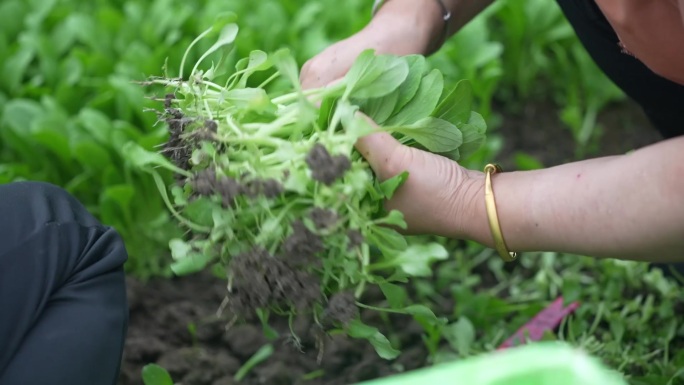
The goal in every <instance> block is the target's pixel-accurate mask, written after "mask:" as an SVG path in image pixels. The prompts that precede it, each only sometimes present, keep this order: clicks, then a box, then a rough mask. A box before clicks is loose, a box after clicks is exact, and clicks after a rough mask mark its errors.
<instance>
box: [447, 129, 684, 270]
mask: <svg viewBox="0 0 684 385" xmlns="http://www.w3.org/2000/svg"><path fill="white" fill-rule="evenodd" d="M473 180H474V183H473V185H471V187H470V188H469V189H468V192H467V195H468V197H466V198H465V199H464V200H463V201H462V202H460V203H458V204H461V205H464V204H465V205H468V207H470V208H469V209H467V210H466V212H468V211H469V213H470V214H469V215H468V218H470V223H471V225H469V226H466V229H467V230H466V231H467V232H468V238H471V239H473V240H476V241H478V242H481V243H483V244H486V245H489V246H492V240H491V239H492V238H491V235H490V231H489V228H488V222H487V217H486V213H485V204H484V176H483V175H482V174H477V175H475V176H474V178H473ZM492 186H493V189H494V195H495V198H496V202H497V209H498V213H499V220H500V222H501V228H502V232H503V236H504V238H505V240H506V243H507V244H508V247H509V249H510V250H511V251H532V250H534V251H540V250H548V251H559V252H569V253H575V254H584V255H590V256H595V257H610V258H620V259H633V260H642V261H660V262H671V261H684V137H680V138H676V139H671V140H668V141H664V142H661V143H658V144H655V145H652V146H649V147H645V148H643V149H640V150H638V151H635V152H633V153H631V154H628V155H622V156H615V157H607V158H599V159H594V160H587V161H582V162H575V163H569V164H565V165H562V166H557V167H553V168H548V169H544V170H538V171H524V172H509V173H501V174H495V175H494V176H493V178H492ZM461 212H463V211H461Z"/></svg>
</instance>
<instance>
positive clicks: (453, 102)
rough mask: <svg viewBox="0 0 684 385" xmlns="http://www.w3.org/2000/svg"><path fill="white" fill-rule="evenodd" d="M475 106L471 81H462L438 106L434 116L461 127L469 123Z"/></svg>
mask: <svg viewBox="0 0 684 385" xmlns="http://www.w3.org/2000/svg"><path fill="white" fill-rule="evenodd" d="M472 104H473V89H472V86H471V84H470V82H469V81H467V80H461V81H459V82H458V83H457V84H456V87H454V89H453V90H452V91H451V93H449V94H448V95H447V96H446V97H445V98H444V100H442V102H441V103H440V104H439V105H438V106H437V108H436V109H435V111H434V112H433V113H432V116H434V117H436V118H440V119H444V120H446V121H447V122H449V123H452V124H455V125H459V124H464V123H467V122H468V120H469V119H470V111H471V108H472Z"/></svg>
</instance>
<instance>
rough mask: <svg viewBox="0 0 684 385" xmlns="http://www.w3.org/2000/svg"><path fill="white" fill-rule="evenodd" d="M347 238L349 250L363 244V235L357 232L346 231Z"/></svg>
mask: <svg viewBox="0 0 684 385" xmlns="http://www.w3.org/2000/svg"><path fill="white" fill-rule="evenodd" d="M347 238H349V249H354V248H356V247H357V246H360V245H361V244H362V243H363V234H361V232H360V231H358V230H354V229H352V230H349V231H347Z"/></svg>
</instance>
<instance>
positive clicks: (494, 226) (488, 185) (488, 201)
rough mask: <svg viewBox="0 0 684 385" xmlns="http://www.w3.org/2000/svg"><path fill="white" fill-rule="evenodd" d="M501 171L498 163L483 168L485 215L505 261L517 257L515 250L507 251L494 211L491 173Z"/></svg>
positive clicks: (495, 242)
mask: <svg viewBox="0 0 684 385" xmlns="http://www.w3.org/2000/svg"><path fill="white" fill-rule="evenodd" d="M501 171H503V170H502V169H501V166H499V165H498V164H488V165H486V166H485V168H484V172H485V205H486V207H487V217H488V218H489V229H490V230H491V232H492V237H493V238H494V248H495V249H496V251H497V252H499V255H500V256H501V259H503V260H504V261H505V262H513V261H515V260H516V258H518V254H517V253H515V252H509V251H508V246H506V241H504V238H503V235H502V234H501V225H500V224H499V216H498V214H497V212H496V200H495V199H494V191H493V190H492V175H493V174H496V173H497V172H501Z"/></svg>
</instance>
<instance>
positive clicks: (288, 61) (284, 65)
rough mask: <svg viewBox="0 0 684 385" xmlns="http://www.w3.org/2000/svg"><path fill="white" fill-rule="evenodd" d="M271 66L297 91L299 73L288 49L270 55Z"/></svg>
mask: <svg viewBox="0 0 684 385" xmlns="http://www.w3.org/2000/svg"><path fill="white" fill-rule="evenodd" d="M271 59H272V60H273V64H274V65H275V66H276V68H278V71H279V72H280V74H281V75H283V76H285V77H286V78H287V80H288V81H289V82H290V84H291V85H292V86H294V87H295V88H297V89H299V88H301V86H300V84H301V83H300V81H299V71H298V66H297V61H296V60H295V58H294V56H292V53H291V52H290V50H289V49H286V48H283V49H280V50H278V51H276V53H274V54H273V55H271Z"/></svg>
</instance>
